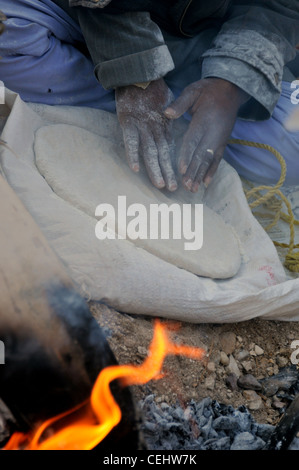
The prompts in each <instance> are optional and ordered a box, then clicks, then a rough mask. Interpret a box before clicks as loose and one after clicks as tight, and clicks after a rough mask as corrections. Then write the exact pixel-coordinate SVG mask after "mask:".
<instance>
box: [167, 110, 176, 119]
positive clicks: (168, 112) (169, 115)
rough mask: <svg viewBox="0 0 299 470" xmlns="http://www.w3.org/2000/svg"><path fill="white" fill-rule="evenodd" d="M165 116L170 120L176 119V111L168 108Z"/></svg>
mask: <svg viewBox="0 0 299 470" xmlns="http://www.w3.org/2000/svg"><path fill="white" fill-rule="evenodd" d="M164 114H166V116H168V117H170V118H172V117H175V110H174V109H172V108H166V109H165V111H164Z"/></svg>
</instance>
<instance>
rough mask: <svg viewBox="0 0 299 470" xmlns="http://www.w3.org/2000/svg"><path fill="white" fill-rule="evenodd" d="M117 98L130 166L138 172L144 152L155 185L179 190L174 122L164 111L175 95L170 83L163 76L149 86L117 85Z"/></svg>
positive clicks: (118, 113)
mask: <svg viewBox="0 0 299 470" xmlns="http://www.w3.org/2000/svg"><path fill="white" fill-rule="evenodd" d="M115 99H116V110H117V116H118V120H119V123H120V125H121V127H122V131H123V136H124V143H125V148H126V156H127V160H128V163H129V166H130V168H131V169H132V170H133V171H135V172H138V171H139V162H140V156H142V158H143V160H144V163H145V166H146V169H147V172H148V175H149V178H150V180H151V182H152V183H153V185H154V186H156V187H157V188H159V189H161V188H164V187H166V188H167V189H168V190H169V191H175V190H176V189H177V186H178V185H177V181H176V177H175V174H174V171H173V167H172V161H171V155H172V152H173V151H174V145H173V140H172V133H171V127H172V122H171V120H169V119H168V118H167V117H166V116H165V115H164V110H165V108H166V107H167V106H168V105H169V104H170V103H171V102H172V101H173V95H172V93H171V91H170V90H169V88H168V87H167V85H166V83H165V82H164V80H163V79H162V78H161V79H159V80H156V81H153V82H151V83H150V84H149V85H148V86H147V88H146V89H142V88H140V87H137V86H135V85H130V86H126V87H121V88H117V89H116V93H115Z"/></svg>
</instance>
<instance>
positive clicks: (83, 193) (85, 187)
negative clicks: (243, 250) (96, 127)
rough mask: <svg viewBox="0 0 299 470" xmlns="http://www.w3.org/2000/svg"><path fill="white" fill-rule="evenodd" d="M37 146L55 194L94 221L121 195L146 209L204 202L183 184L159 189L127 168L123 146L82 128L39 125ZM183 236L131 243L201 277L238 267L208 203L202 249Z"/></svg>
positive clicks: (230, 240) (229, 236)
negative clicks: (104, 206) (187, 243)
mask: <svg viewBox="0 0 299 470" xmlns="http://www.w3.org/2000/svg"><path fill="white" fill-rule="evenodd" d="M116 141H117V139H115V142H116ZM34 151H35V161H36V165H37V168H38V170H39V172H40V173H41V174H42V175H43V177H44V178H45V179H46V181H47V183H48V184H49V186H50V187H51V188H52V189H53V191H54V193H55V194H56V195H57V196H59V197H61V198H62V199H64V200H65V201H67V202H68V203H70V204H71V205H73V206H74V207H76V208H78V209H80V210H81V211H84V212H85V213H87V214H88V215H90V216H91V217H93V218H94V219H95V226H96V223H97V218H96V217H95V209H96V207H97V206H98V205H99V204H101V203H108V204H111V205H112V206H113V207H115V208H117V204H118V196H124V195H125V196H126V198H127V206H130V205H131V204H135V203H140V204H143V205H144V206H145V207H146V208H147V210H148V211H149V206H150V204H162V203H166V204H167V205H170V204H173V203H179V204H180V205H182V204H184V203H185V204H186V203H192V204H196V203H197V204H199V203H201V200H200V197H199V195H198V194H191V193H189V192H187V191H185V190H184V189H183V188H180V189H179V190H178V191H176V192H175V193H169V192H168V191H166V190H163V191H160V190H158V189H156V188H155V187H154V186H153V185H152V184H151V182H150V181H149V179H148V177H147V174H146V171H145V170H144V169H142V171H141V172H140V173H139V174H137V175H136V174H134V173H133V172H132V171H131V170H130V169H129V167H128V164H127V162H126V160H125V155H124V149H123V147H121V146H120V145H119V144H116V143H114V142H112V141H111V140H108V139H107V138H105V137H101V136H99V135H97V134H94V133H91V132H89V131H87V130H85V129H82V128H79V127H75V126H70V125H64V124H58V125H50V126H45V127H42V128H40V129H39V130H38V131H37V132H36V135H35V144H34ZM128 220H129V219H128ZM185 241H186V240H184V239H169V240H161V239H158V240H150V239H144V240H140V239H137V240H135V241H133V242H130V243H134V244H135V245H136V247H139V248H143V249H145V250H147V251H148V252H150V253H152V254H153V255H155V256H157V257H159V258H161V259H163V260H165V261H167V262H169V263H172V264H173V265H175V266H178V267H180V268H183V269H185V270H187V271H190V272H192V273H194V274H197V275H200V276H205V277H210V278H216V279H225V278H230V277H232V276H234V275H235V274H236V273H237V272H238V270H239V268H240V264H241V255H240V250H239V243H238V240H237V238H236V236H235V234H234V231H233V230H232V228H231V227H230V226H229V225H227V224H225V222H224V221H223V219H222V218H221V217H220V216H219V215H218V214H216V213H215V212H213V211H212V210H211V209H209V208H208V207H207V206H205V205H204V207H203V246H202V248H201V249H200V250H197V251H186V250H185V249H184V243H185ZM99 243H101V241H100V240H99ZM111 243H113V240H111ZM124 243H128V241H126V240H124Z"/></svg>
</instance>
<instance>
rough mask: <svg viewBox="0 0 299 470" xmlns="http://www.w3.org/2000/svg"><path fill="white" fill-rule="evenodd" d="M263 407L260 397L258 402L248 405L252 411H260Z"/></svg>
mask: <svg viewBox="0 0 299 470" xmlns="http://www.w3.org/2000/svg"><path fill="white" fill-rule="evenodd" d="M262 406H263V402H262V399H261V397H258V398H257V399H256V400H252V401H250V402H249V403H248V409H249V410H250V411H256V410H260V409H261V408H262Z"/></svg>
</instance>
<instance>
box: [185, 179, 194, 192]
mask: <svg viewBox="0 0 299 470" xmlns="http://www.w3.org/2000/svg"><path fill="white" fill-rule="evenodd" d="M192 184H193V182H192V180H191V179H189V180H188V181H186V183H185V186H186V187H187V188H188V189H189V190H191V188H192Z"/></svg>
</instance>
